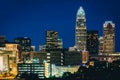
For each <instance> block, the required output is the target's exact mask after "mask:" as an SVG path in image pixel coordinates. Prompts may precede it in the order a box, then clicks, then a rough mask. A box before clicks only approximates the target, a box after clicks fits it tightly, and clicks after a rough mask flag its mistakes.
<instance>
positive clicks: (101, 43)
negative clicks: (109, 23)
mask: <svg viewBox="0 0 120 80" xmlns="http://www.w3.org/2000/svg"><path fill="white" fill-rule="evenodd" d="M103 44H104V39H103V36H101V37H99V54H103V52H104V46H103Z"/></svg>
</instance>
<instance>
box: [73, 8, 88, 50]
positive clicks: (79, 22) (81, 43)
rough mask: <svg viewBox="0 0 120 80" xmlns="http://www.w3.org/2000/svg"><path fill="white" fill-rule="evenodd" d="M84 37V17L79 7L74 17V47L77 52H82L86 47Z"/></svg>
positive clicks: (85, 34) (85, 33)
mask: <svg viewBox="0 0 120 80" xmlns="http://www.w3.org/2000/svg"><path fill="white" fill-rule="evenodd" d="M86 36H87V32H86V16H85V12H84V10H83V8H82V7H80V8H79V9H78V12H77V16H76V34H75V46H76V48H77V50H79V51H83V50H84V47H86Z"/></svg>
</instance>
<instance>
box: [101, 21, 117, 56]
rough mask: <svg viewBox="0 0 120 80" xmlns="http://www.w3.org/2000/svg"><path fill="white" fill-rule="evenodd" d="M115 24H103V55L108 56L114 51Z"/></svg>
mask: <svg viewBox="0 0 120 80" xmlns="http://www.w3.org/2000/svg"><path fill="white" fill-rule="evenodd" d="M114 30H115V24H114V23H113V22H112V21H106V22H105V23H104V24H103V37H104V44H103V45H104V53H105V54H110V53H113V52H114V51H115V32H114Z"/></svg>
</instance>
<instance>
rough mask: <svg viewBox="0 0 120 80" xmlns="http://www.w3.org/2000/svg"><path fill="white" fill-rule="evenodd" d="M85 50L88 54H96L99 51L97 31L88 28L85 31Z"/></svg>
mask: <svg viewBox="0 0 120 80" xmlns="http://www.w3.org/2000/svg"><path fill="white" fill-rule="evenodd" d="M87 50H88V51H89V53H90V54H98V52H99V41H98V31H96V30H89V31H87Z"/></svg>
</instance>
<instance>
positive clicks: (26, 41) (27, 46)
mask: <svg viewBox="0 0 120 80" xmlns="http://www.w3.org/2000/svg"><path fill="white" fill-rule="evenodd" d="M14 42H15V43H16V44H20V45H21V46H22V51H23V52H30V51H31V39H30V38H28V37H18V38H15V39H14Z"/></svg>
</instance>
